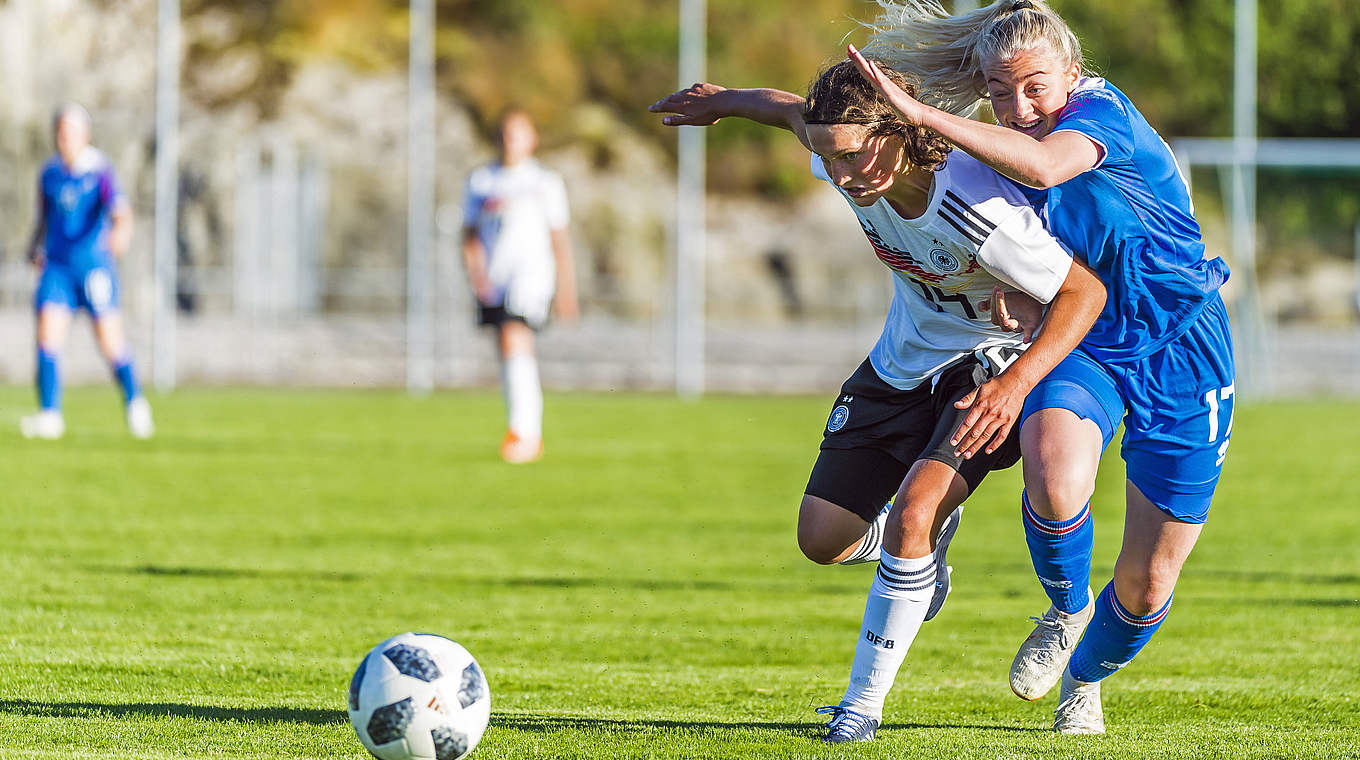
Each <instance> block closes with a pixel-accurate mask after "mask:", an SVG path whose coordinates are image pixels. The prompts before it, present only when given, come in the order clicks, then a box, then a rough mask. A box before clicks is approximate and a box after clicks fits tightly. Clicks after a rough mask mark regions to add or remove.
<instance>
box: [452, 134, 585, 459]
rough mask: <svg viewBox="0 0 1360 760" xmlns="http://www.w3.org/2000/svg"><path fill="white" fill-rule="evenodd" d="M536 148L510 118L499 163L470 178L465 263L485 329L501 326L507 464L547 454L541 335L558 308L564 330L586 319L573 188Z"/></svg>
mask: <svg viewBox="0 0 1360 760" xmlns="http://www.w3.org/2000/svg"><path fill="white" fill-rule="evenodd" d="M537 147H538V130H537V129H536V128H535V127H534V123H533V120H532V119H530V118H529V115H528V114H527V113H525V112H524V111H520V110H511V111H508V112H507V113H506V114H505V115H504V116H503V117H501V121H500V160H499V161H497V162H496V163H494V164H488V165H487V166H483V167H481V168H480V169H477V170H476V171H474V172H473V173H472V175H471V176H469V177H468V181H467V192H466V195H465V201H464V209H463V263H464V264H465V265H466V267H467V274H468V282H469V284H470V285H471V286H472V289H473V292H474V293H476V295H477V303H478V306H479V315H478V322H479V324H482V325H489V326H494V327H495V328H496V331H497V335H498V338H499V344H500V352H501V389H502V391H503V392H504V394H505V404H506V407H507V417H508V429H507V431H506V433H505V440H504V441H503V442H502V443H501V457H502V458H503V459H505V461H507V462H515V463H520V462H532V461H534V460H536V459H538V458H539V457H541V456H542V455H543V389H542V386H541V385H540V383H539V379H538V358H537V356H536V354H535V350H534V332H535V331H536V330H538V329H540V328H541V327H542V326H543V325H544V324H545V323H546V322H547V320H548V312H549V307H551V306H554V305H555V307H556V308H555V313H556V316H557V317H558V318H559V319H561V320H563V321H564V322H572V321H575V319H576V317H577V315H578V313H579V306H578V304H577V298H576V268H575V265H574V263H573V259H572V250H571V238H570V236H569V235H568V232H567V219H568V212H567V193H566V188H565V185H564V184H563V182H562V177H561V176H560V175H558V174H557V173H556V172H554V171H552V170H550V169H547V168H546V167H544V166H543V165H542V164H540V163H539V162H538V161H536V160H535V159H534V158H533V153H534V150H535V149H536V148H537Z"/></svg>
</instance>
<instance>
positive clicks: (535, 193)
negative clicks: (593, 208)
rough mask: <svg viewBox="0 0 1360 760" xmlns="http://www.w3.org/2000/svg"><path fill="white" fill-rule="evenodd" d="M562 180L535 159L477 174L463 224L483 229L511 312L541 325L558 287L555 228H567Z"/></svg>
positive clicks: (494, 279)
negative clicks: (551, 233) (554, 253)
mask: <svg viewBox="0 0 1360 760" xmlns="http://www.w3.org/2000/svg"><path fill="white" fill-rule="evenodd" d="M567 216H568V214H567V192H566V187H565V185H564V183H563V182H562V177H561V175H559V174H558V173H557V172H554V171H552V170H550V169H547V168H546V167H544V166H543V165H542V164H540V163H538V162H537V161H535V160H533V159H529V160H526V161H523V162H520V163H518V164H516V165H514V166H509V167H507V166H501V165H500V164H491V165H488V166H483V167H481V168H480V169H477V170H476V171H474V172H473V173H472V174H471V175H470V176H469V177H468V181H467V191H466V194H465V196H464V200H463V225H464V226H466V227H472V228H474V229H476V230H477V236H478V238H480V239H481V241H482V246H483V247H484V248H485V249H486V255H487V276H488V277H489V278H490V280H491V284H492V285H493V286H495V288H496V290H497V292H498V294H499V296H500V298H501V303H502V304H503V305H504V306H505V307H506V308H507V309H508V310H510V311H512V312H514V313H516V314H519V315H521V316H523V317H526V318H528V319H529V320H530V321H531V322H541V321H543V320H544V319H545V318H546V317H547V313H548V305H549V304H550V303H551V301H552V296H553V291H554V290H555V288H556V283H557V265H556V261H555V259H554V258H553V252H552V238H551V236H550V235H549V232H550V231H551V230H560V229H565V228H566V226H567Z"/></svg>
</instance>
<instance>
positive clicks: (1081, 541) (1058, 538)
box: [1020, 492, 1095, 613]
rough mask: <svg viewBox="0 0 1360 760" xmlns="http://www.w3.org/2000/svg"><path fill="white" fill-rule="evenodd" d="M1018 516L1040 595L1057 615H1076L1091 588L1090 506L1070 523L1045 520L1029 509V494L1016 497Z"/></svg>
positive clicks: (1093, 537) (1093, 536)
mask: <svg viewBox="0 0 1360 760" xmlns="http://www.w3.org/2000/svg"><path fill="white" fill-rule="evenodd" d="M1020 512H1021V515H1022V521H1023V522H1024V523H1025V543H1027V544H1029V557H1030V560H1031V561H1033V562H1034V572H1035V573H1037V574H1038V575H1039V582H1040V583H1043V584H1044V593H1046V594H1048V598H1049V599H1052V600H1053V606H1054V607H1056V608H1057V609H1058V611H1059V612H1067V613H1072V612H1078V611H1080V610H1082V609H1083V608H1085V607H1086V603H1087V602H1088V601H1089V598H1090V597H1089V593H1090V586H1091V548H1092V546H1091V545H1092V542H1093V541H1094V539H1095V528H1094V527H1093V526H1092V524H1091V504H1090V502H1087V503H1086V505H1085V506H1083V507H1082V508H1081V513H1080V514H1078V515H1077V516H1076V517H1073V518H1072V519H1070V520H1045V519H1044V518H1042V517H1040V516H1039V515H1038V514H1037V513H1035V511H1034V509H1033V508H1032V507H1030V505H1029V494H1028V493H1026V492H1021V494H1020Z"/></svg>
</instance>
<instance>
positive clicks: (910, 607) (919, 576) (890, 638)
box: [841, 552, 935, 720]
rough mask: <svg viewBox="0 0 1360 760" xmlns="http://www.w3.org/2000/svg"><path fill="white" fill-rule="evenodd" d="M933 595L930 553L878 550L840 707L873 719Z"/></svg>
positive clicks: (932, 557)
mask: <svg viewBox="0 0 1360 760" xmlns="http://www.w3.org/2000/svg"><path fill="white" fill-rule="evenodd" d="M934 594H935V554H934V552H932V553H930V554H929V555H927V556H925V557H920V558H919V559H902V558H900V557H894V556H892V555H891V554H888V553H887V552H882V554H881V556H880V557H879V562H878V573H877V574H876V575H875V576H874V583H873V585H872V586H870V587H869V601H868V602H867V603H866V604H865V605H864V624H863V625H862V626H860V631H859V642H858V643H856V644H855V663H854V665H853V666H851V668H850V687H849V688H848V689H846V690H845V699H843V700H841V706H842V707H848V708H850V709H851V710H854V711H855V712H857V713H862V714H864V715H867V716H869V717H871V718H874V719H876V720H881V719H882V717H883V702H884V701H885V700H886V699H887V698H888V690H889V689H891V688H892V685H893V680H894V679H896V678H897V671H898V670H900V669H901V667H902V662H903V661H905V660H906V659H907V649H908V648H910V647H911V642H912V640H913V639H915V638H916V632H917V631H918V630H920V628H921V623H922V622H923V621H924V620H925V617H926V610H927V609H928V608H929V607H930V598H931V597H932V596H934Z"/></svg>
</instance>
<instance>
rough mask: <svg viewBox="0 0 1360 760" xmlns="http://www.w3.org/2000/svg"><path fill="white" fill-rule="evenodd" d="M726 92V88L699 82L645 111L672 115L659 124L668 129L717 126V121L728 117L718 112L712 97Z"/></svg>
mask: <svg viewBox="0 0 1360 760" xmlns="http://www.w3.org/2000/svg"><path fill="white" fill-rule="evenodd" d="M726 90H727V88H726V87H720V86H719V85H716V84H710V83H708V82H699V83H697V84H694V85H691V86H690V87H686V88H685V89H683V90H677V91H676V92H673V93H671V94H670V95H667V96H666V97H664V98H662V99H660V100H658V101H656V102H655V103H653V104H651V105H650V106H648V107H647V110H648V111H651V112H652V113H668V114H672V115H671V116H666V117H664V118H663V119H661V123H662V124H665V125H666V126H669V127H681V126H694V127H707V126H709V125H712V124H717V123H718V119H721V118H722V117H724V116H727V115H728V114H726V113H723V112H722V111H720V110H719V109H718V108H717V107H716V106H717V103H716V102H715V101H714V96H716V95H718V94H719V93H722V92H725V91H726Z"/></svg>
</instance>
